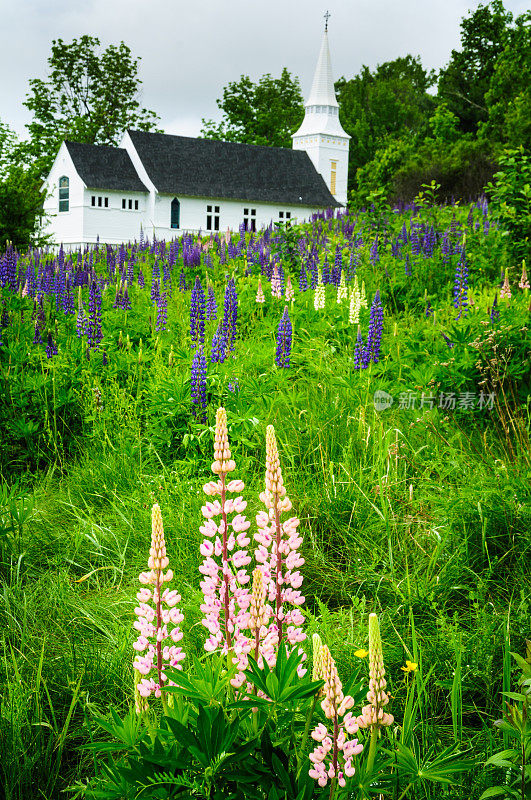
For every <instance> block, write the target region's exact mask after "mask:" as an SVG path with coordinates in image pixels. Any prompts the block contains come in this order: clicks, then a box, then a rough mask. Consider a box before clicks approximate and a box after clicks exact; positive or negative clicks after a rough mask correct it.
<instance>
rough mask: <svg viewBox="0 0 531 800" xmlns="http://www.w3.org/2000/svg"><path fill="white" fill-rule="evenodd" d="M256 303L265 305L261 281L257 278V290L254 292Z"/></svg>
mask: <svg viewBox="0 0 531 800" xmlns="http://www.w3.org/2000/svg"><path fill="white" fill-rule="evenodd" d="M256 302H257V303H265V295H264V290H263V289H262V280H261V279H260V278H258V290H257V292H256Z"/></svg>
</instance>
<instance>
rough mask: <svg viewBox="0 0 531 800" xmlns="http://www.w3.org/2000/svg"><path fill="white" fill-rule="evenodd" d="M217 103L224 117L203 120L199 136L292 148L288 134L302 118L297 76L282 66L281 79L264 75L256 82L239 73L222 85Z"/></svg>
mask: <svg viewBox="0 0 531 800" xmlns="http://www.w3.org/2000/svg"><path fill="white" fill-rule="evenodd" d="M216 103H217V104H218V107H219V109H220V110H221V111H222V112H223V118H222V120H221V122H219V123H217V122H215V121H214V120H205V119H204V120H203V128H202V130H201V135H202V136H203V137H205V138H207V139H221V140H222V141H225V142H245V143H247V144H261V145H268V146H271V147H291V144H292V142H291V135H292V134H293V133H294V132H295V131H296V129H297V128H298V127H299V125H300V123H301V122H302V120H303V118H304V107H303V102H302V94H301V87H300V84H299V79H298V78H296V77H295V78H294V77H292V76H291V74H290V73H289V72H288V70H287V69H286V68H285V67H284V69H283V70H282V73H281V75H280V78H273V77H272V76H271V75H269V74H266V75H262V77H261V78H260V79H259V81H258V82H257V83H253V82H252V81H251V79H250V78H249V77H248V76H247V75H242V76H241V78H240V80H239V81H233V82H231V83H229V84H228V85H227V86H225V88H224V89H223V97H222V98H221V99H218V100H216Z"/></svg>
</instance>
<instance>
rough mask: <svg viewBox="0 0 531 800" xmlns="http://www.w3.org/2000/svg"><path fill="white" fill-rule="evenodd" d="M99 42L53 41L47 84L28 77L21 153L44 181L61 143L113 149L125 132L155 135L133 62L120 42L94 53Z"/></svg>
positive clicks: (88, 39) (92, 39) (153, 116)
mask: <svg viewBox="0 0 531 800" xmlns="http://www.w3.org/2000/svg"><path fill="white" fill-rule="evenodd" d="M99 47H100V41H99V39H98V38H96V37H95V36H87V35H83V36H81V37H80V38H79V39H73V40H72V42H70V43H66V42H64V41H63V40H62V39H54V40H53V42H52V53H51V55H50V57H49V59H48V66H49V75H48V77H47V79H46V80H42V79H40V78H32V79H31V80H30V93H29V94H28V95H27V97H26V100H25V102H24V105H25V106H26V108H28V109H29V111H31V112H32V114H33V119H32V121H31V122H30V124H29V125H28V131H29V134H30V140H29V142H25V143H24V144H23V145H22V151H23V152H24V154H25V155H26V156H27V157H28V158H29V159H30V160H32V161H33V162H34V170H35V172H36V174H37V175H39V176H40V177H42V178H44V177H45V176H46V175H47V174H48V172H49V170H50V167H51V165H52V163H53V160H54V158H55V156H56V154H57V150H58V149H59V145H60V144H61V142H62V141H63V140H64V139H70V140H72V141H77V142H87V143H89V144H107V145H117V144H118V143H119V140H120V137H121V135H122V134H123V132H124V131H125V130H126V129H127V128H136V129H138V130H144V131H150V130H154V129H155V126H156V122H157V119H158V118H157V116H156V114H154V113H153V112H152V111H148V110H147V109H145V108H141V106H140V103H139V101H138V91H139V88H140V83H141V81H140V79H139V77H138V61H139V59H138V58H133V56H132V55H131V50H130V48H129V47H128V46H127V45H126V44H125V43H124V42H120V44H119V45H113V44H111V45H109V46H108V47H107V48H106V49H105V50H103V51H101V52H99V51H98V48H99Z"/></svg>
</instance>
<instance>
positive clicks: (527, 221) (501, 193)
mask: <svg viewBox="0 0 531 800" xmlns="http://www.w3.org/2000/svg"><path fill="white" fill-rule="evenodd" d="M498 165H499V167H500V169H499V170H498V172H496V173H495V174H494V182H493V183H490V184H489V185H488V187H487V188H488V190H489V193H490V195H491V197H492V201H493V206H494V210H495V212H496V214H497V216H498V219H499V221H500V225H502V227H503V228H504V230H505V231H506V234H507V235H508V236H510V241H511V249H512V251H513V253H514V256H515V258H517V259H521V258H523V257H527V258H529V253H530V246H531V157H530V156H529V155H528V154H527V153H526V151H525V150H524V148H523V147H520V148H518V149H517V150H505V151H504V153H503V155H501V156H500V157H499V159H498Z"/></svg>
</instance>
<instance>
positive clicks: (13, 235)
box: [0, 166, 44, 248]
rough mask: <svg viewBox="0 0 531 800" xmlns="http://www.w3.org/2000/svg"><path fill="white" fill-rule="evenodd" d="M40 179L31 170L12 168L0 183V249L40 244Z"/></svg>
mask: <svg viewBox="0 0 531 800" xmlns="http://www.w3.org/2000/svg"><path fill="white" fill-rule="evenodd" d="M40 183H41V182H40V180H39V179H38V178H37V177H36V176H35V174H34V173H33V172H31V171H26V170H25V169H23V168H22V167H20V166H11V167H10V168H9V172H8V173H7V175H6V176H5V177H4V179H3V180H2V182H1V183H0V247H1V248H6V247H7V245H8V243H9V242H11V243H12V244H13V245H14V247H17V248H26V247H28V245H29V244H30V243H31V244H34V245H39V244H43V243H44V239H43V237H42V236H40V234H39V228H40V215H41V214H42V204H43V200H44V196H43V194H42V192H41V190H40Z"/></svg>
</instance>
